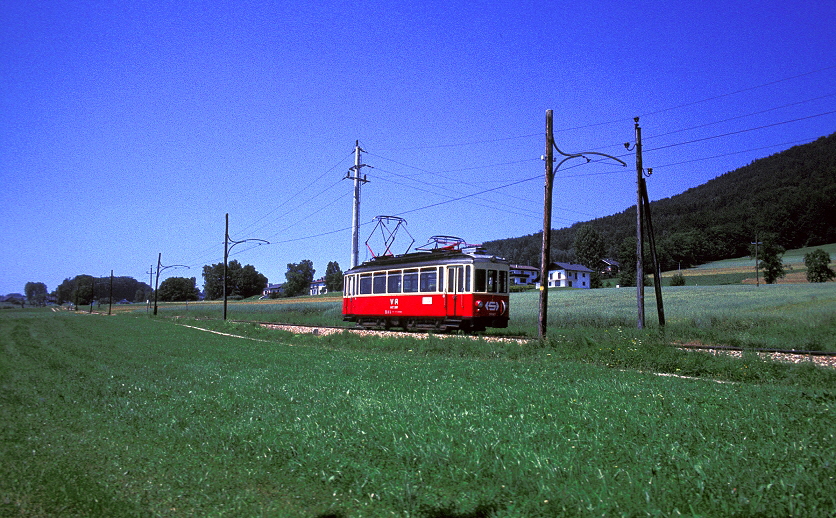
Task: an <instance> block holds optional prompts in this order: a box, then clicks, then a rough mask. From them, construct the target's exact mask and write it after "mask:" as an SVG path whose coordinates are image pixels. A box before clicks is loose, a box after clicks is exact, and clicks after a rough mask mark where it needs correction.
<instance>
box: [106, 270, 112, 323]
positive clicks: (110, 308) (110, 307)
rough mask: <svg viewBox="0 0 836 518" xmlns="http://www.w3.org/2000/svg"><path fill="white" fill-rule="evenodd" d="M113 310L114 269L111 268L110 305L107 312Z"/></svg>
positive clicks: (109, 312)
mask: <svg viewBox="0 0 836 518" xmlns="http://www.w3.org/2000/svg"><path fill="white" fill-rule="evenodd" d="M112 311H113V270H110V305H109V306H108V307H107V314H108V315H110V314H111V313H112Z"/></svg>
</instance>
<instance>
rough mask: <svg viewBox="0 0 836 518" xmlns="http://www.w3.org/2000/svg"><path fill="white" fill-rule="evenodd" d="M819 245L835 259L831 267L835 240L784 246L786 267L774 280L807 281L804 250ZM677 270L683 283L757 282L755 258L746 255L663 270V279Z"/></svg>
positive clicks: (784, 282)
mask: <svg viewBox="0 0 836 518" xmlns="http://www.w3.org/2000/svg"><path fill="white" fill-rule="evenodd" d="M819 248H821V249H822V250H824V251H825V252H827V253H828V254H830V257H831V259H834V261H831V263H830V268H831V269H832V268H834V263H836V243H831V244H828V245H819V246H811V247H807V248H797V249H793V250H787V252H786V253H785V254H784V255H783V257H782V258H781V260H782V261H783V263H784V268H785V270H786V276H784V277H782V278H780V279H778V281H777V284H799V283H807V267H806V266H805V265H804V254H807V253H810V252H812V251H813V250H816V249H819ZM676 273H682V275H683V276H684V277H685V283H686V285H688V286H710V285H716V284H740V283H744V284H756V282H757V275H756V272H755V260H754V258H749V257H739V258H736V259H724V260H722V261H713V262H710V263H706V264H702V265H699V266H696V267H694V268H686V269H684V270H681V271H679V272H677V271H676V270H673V271H669V272H662V279H663V283H664V284H667V283H668V282H670V278H671V277H672V276H673V275H674V274H676ZM760 275H761V277H760V282H761V283H763V272H761V274H760Z"/></svg>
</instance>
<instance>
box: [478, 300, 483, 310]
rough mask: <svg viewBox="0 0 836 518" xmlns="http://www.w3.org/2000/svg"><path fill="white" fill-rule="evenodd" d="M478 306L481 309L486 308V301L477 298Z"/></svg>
mask: <svg viewBox="0 0 836 518" xmlns="http://www.w3.org/2000/svg"><path fill="white" fill-rule="evenodd" d="M476 307H477V308H479V309H485V301H483V300H477V301H476Z"/></svg>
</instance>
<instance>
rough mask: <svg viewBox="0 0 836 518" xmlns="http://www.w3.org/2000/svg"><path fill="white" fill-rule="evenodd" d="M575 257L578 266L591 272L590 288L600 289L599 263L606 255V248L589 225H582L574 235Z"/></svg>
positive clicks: (599, 236) (598, 235)
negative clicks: (584, 267) (582, 266)
mask: <svg viewBox="0 0 836 518" xmlns="http://www.w3.org/2000/svg"><path fill="white" fill-rule="evenodd" d="M574 248H575V257H577V260H578V262H579V263H580V264H582V265H584V266H586V267H587V268H589V269H590V270H592V274H591V275H590V287H592V288H600V287H601V274H600V271H601V261H602V260H603V259H604V256H605V255H606V253H607V247H606V246H605V245H604V240H603V239H602V238H601V235H600V234H598V232H597V231H596V230H595V229H594V228H592V226H590V225H584V226H582V227H581V228H579V229H578V232H577V234H575V243H574Z"/></svg>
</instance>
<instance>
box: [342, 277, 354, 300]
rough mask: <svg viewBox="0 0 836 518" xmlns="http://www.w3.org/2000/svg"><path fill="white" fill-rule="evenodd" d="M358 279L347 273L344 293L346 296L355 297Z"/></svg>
mask: <svg viewBox="0 0 836 518" xmlns="http://www.w3.org/2000/svg"><path fill="white" fill-rule="evenodd" d="M356 279H357V277H355V276H354V275H346V276H345V289H343V293H344V294H345V296H346V297H353V296H354V295H355V293H354V291H355V290H354V282H355V280H356Z"/></svg>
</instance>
